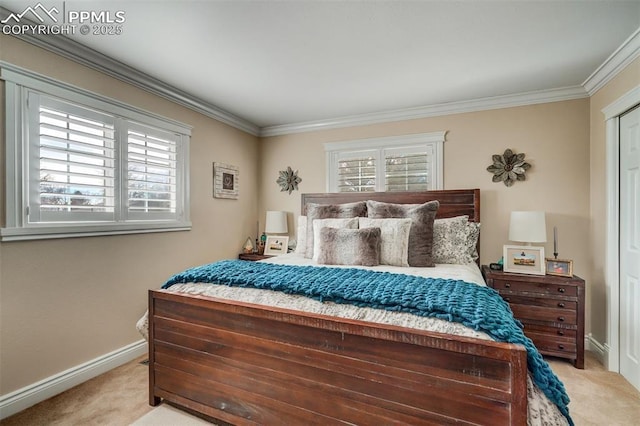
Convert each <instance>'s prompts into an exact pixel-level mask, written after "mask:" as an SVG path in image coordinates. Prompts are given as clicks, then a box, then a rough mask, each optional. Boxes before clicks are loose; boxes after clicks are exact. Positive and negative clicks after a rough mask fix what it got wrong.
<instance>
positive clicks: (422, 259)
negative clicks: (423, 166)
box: [367, 200, 440, 267]
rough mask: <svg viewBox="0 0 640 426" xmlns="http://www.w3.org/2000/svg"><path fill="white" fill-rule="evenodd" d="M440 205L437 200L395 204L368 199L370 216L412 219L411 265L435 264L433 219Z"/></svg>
mask: <svg viewBox="0 0 640 426" xmlns="http://www.w3.org/2000/svg"><path fill="white" fill-rule="evenodd" d="M438 207H440V202H438V201H437V200H434V201H429V202H426V203H424V204H394V203H383V202H380V201H373V200H368V201H367V212H368V215H369V217H370V218H373V219H385V218H390V217H407V218H410V219H411V232H410V233H409V256H408V257H409V258H408V260H409V266H429V267H431V266H435V264H434V262H433V221H434V220H435V218H436V213H437V212H438Z"/></svg>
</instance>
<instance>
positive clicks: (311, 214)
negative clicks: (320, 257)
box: [304, 201, 367, 259]
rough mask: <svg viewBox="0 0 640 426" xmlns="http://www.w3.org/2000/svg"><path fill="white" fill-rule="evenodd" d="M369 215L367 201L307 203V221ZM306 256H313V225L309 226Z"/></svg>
mask: <svg viewBox="0 0 640 426" xmlns="http://www.w3.org/2000/svg"><path fill="white" fill-rule="evenodd" d="M366 215H367V203H365V202H364V201H359V202H355V203H345V204H316V203H308V204H307V223H313V221H314V220H315V219H327V218H343V219H344V218H352V217H358V216H366ZM304 257H307V258H309V259H311V258H312V257H313V226H307V238H306V249H305V253H304Z"/></svg>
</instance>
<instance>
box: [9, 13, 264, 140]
mask: <svg viewBox="0 0 640 426" xmlns="http://www.w3.org/2000/svg"><path fill="white" fill-rule="evenodd" d="M9 14H11V11H9V10H7V9H5V8H3V7H0V19H4V18H6V17H7V16H9ZM22 20H23V21H29V20H27V19H26V18H24V17H23V18H22ZM34 24H35V23H34ZM11 35H12V36H13V37H16V38H18V39H20V40H22V41H25V42H27V43H30V44H33V45H35V46H38V47H40V48H43V49H45V50H48V51H50V52H53V53H56V54H58V55H60V56H62V57H65V58H67V59H71V60H72V61H75V62H77V63H80V64H82V65H84V66H87V67H89V68H92V69H95V70H97V71H100V72H102V73H104V74H107V75H109V76H111V77H114V78H116V79H118V80H121V81H124V82H125V83H129V84H131V85H133V86H135V87H138V88H140V89H143V90H146V91H148V92H151V93H153V94H155V95H158V96H160V97H163V98H165V99H168V100H170V101H172V102H175V103H177V104H180V105H182V106H185V107H187V108H189V109H192V110H194V111H196V112H199V113H201V114H204V115H206V116H208V117H211V118H214V119H216V120H218V121H221V122H223V123H225V124H228V125H230V126H232V127H235V128H236V129H239V130H242V131H244V132H247V133H250V134H252V135H254V136H258V134H259V132H260V128H259V127H258V126H257V125H255V124H253V123H251V122H249V121H247V120H245V119H243V118H240V117H238V116H235V115H233V114H231V113H229V112H227V111H224V110H223V109H221V108H218V107H217V106H215V105H213V104H211V103H209V102H206V101H204V100H202V99H200V98H197V97H195V96H193V95H191V94H189V93H187V92H184V91H182V90H180V89H178V88H176V87H173V86H171V85H169V84H167V83H165V82H163V81H161V80H159V79H157V78H155V77H152V76H150V75H149V74H146V73H144V72H142V71H139V70H137V69H135V68H133V67H130V66H128V65H126V64H124V63H122V62H120V61H118V60H116V59H113V58H111V57H109V56H106V55H104V54H103V53H100V52H98V51H96V50H94V49H91V48H90V47H87V46H84V45H82V44H80V43H78V42H76V41H74V40H72V39H70V38H68V37H64V36H61V35H51V34H50V35H38V34H35V35H34V34H27V33H25V34H11Z"/></svg>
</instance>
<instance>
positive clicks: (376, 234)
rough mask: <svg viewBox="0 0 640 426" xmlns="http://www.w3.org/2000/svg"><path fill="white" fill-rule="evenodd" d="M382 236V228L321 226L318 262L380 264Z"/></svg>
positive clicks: (325, 263)
mask: <svg viewBox="0 0 640 426" xmlns="http://www.w3.org/2000/svg"><path fill="white" fill-rule="evenodd" d="M380 236H381V232H380V228H364V229H337V228H327V227H324V228H321V229H320V235H319V236H318V239H319V242H318V243H319V244H318V263H319V264H323V265H362V266H378V265H379V264H380Z"/></svg>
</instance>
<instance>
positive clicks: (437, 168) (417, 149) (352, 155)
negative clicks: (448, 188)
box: [324, 132, 446, 192]
mask: <svg viewBox="0 0 640 426" xmlns="http://www.w3.org/2000/svg"><path fill="white" fill-rule="evenodd" d="M445 133H446V132H434V133H420V134H414V135H403V136H397V137H385V138H375V139H360V140H356V141H345V142H331V143H326V144H325V145H324V147H325V152H326V156H327V177H328V182H327V190H328V191H329V192H366V191H369V192H384V191H427V190H434V189H442V188H443V155H442V151H443V144H444V137H445Z"/></svg>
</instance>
